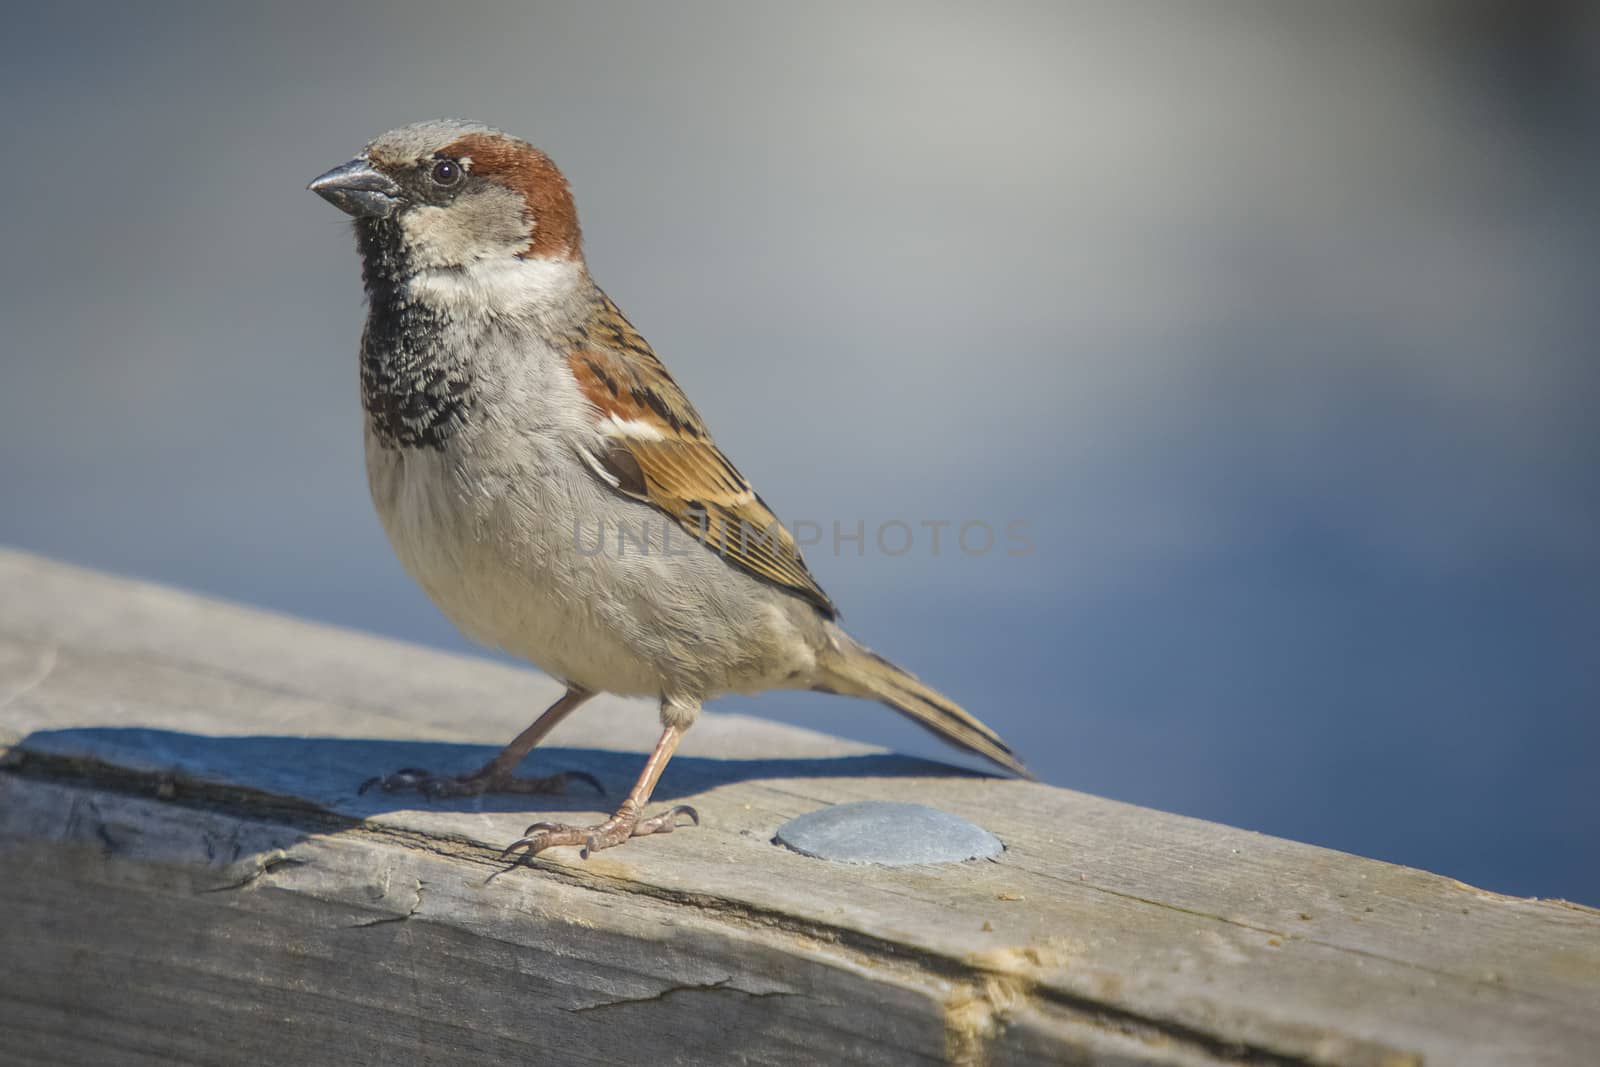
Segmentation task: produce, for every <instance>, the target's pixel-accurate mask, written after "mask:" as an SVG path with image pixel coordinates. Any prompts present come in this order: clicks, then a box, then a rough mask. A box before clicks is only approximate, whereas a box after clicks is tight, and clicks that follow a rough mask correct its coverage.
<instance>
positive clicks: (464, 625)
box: [368, 442, 811, 698]
mask: <svg viewBox="0 0 1600 1067" xmlns="http://www.w3.org/2000/svg"><path fill="white" fill-rule="evenodd" d="M564 460H565V457H552V462H550V463H548V464H546V463H544V462H542V460H541V457H540V456H538V455H537V454H534V455H528V454H526V453H525V454H524V456H523V457H522V461H521V462H519V463H518V464H517V465H516V466H515V467H514V468H506V467H503V466H502V467H486V466H484V465H482V464H480V463H478V462H477V461H475V460H474V459H473V458H472V457H471V456H470V455H461V454H455V453H452V452H451V451H450V450H448V449H446V450H444V451H440V450H434V449H394V448H384V447H381V446H377V445H376V444H375V443H372V442H369V446H368V474H369V480H370V483H371V487H372V494H373V501H374V503H375V505H376V506H377V510H378V514H379V516H380V518H381V520H382V522H383V526H384V529H385V531H386V532H387V533H388V536H389V541H390V543H391V544H392V545H393V547H394V550H395V552H396V554H397V555H398V556H399V558H400V562H401V564H402V565H403V566H404V567H405V569H406V571H407V572H408V573H409V574H410V575H411V576H412V577H413V578H414V579H416V581H417V582H418V583H419V584H420V585H421V586H422V587H423V589H424V590H425V591H426V592H427V594H428V596H429V597H430V598H431V599H432V600H433V602H434V603H435V604H436V605H438V607H439V608H440V610H442V611H443V612H444V614H445V615H446V616H447V617H448V618H449V619H450V620H451V621H452V622H454V623H455V624H456V625H457V626H458V627H460V629H461V630H462V631H463V632H464V633H466V634H467V635H468V636H470V637H472V638H473V639H475V640H477V641H480V642H482V643H484V644H486V645H490V646H492V647H497V648H502V649H504V650H506V651H508V652H511V653H512V654H514V655H518V656H521V657H523V658H525V659H527V660H529V661H530V662H532V663H533V664H534V665H536V666H538V667H539V668H540V669H542V670H544V671H546V672H547V673H549V674H551V675H554V676H555V677H557V678H560V679H562V680H564V681H567V682H571V683H575V684H578V685H581V686H584V687H585V688H589V689H594V690H605V691H608V692H612V693H619V694H622V695H628V696H661V695H662V694H664V693H665V694H673V693H682V694H685V695H689V696H693V697H696V698H708V697H711V696H715V695H717V694H719V693H723V692H728V691H736V690H737V691H755V690H759V689H764V688H770V687H772V686H776V685H782V684H786V683H785V679H789V678H792V677H795V676H797V675H798V674H800V673H804V672H806V670H807V668H808V667H809V665H810V661H811V651H810V644H809V642H808V641H806V640H804V638H803V636H802V635H801V634H800V633H799V632H798V631H797V628H796V626H795V625H794V622H793V619H792V617H791V616H792V611H793V609H792V606H791V605H790V604H788V603H787V601H788V600H790V599H791V598H787V597H779V596H777V595H776V594H773V593H772V592H771V591H770V590H768V589H766V588H765V587H763V586H760V585H759V584H758V583H755V582H754V581H752V580H749V579H746V578H744V577H743V576H742V575H737V574H735V573H734V572H733V571H732V569H731V568H730V567H729V566H728V564H727V563H726V562H725V561H723V560H721V559H719V558H717V557H716V556H715V555H713V554H712V553H710V552H709V551H707V550H706V549H705V548H704V547H703V546H700V545H697V544H693V543H692V542H688V541H687V540H686V538H685V535H684V534H683V533H682V532H681V531H679V532H678V534H677V536H676V539H675V540H674V539H672V538H670V537H668V543H667V544H666V545H665V546H663V545H661V544H660V539H661V538H662V537H663V536H665V535H666V533H667V528H666V525H665V521H664V518H654V523H655V525H654V526H648V525H645V526H641V525H640V524H641V523H645V524H648V523H649V522H650V521H651V520H652V518H653V517H654V516H656V515H657V513H655V512H654V511H653V510H651V509H647V508H643V507H641V506H639V505H636V504H634V503H632V502H630V501H626V500H623V499H620V498H618V497H616V496H615V495H614V494H612V493H610V492H609V491H608V490H606V489H605V488H604V487H602V486H600V485H599V484H598V483H596V482H593V481H592V479H590V478H589V476H588V475H587V473H586V472H583V471H581V470H577V469H575V468H573V467H572V466H571V464H569V463H565V462H563V461H564ZM624 528H628V529H632V530H637V531H639V533H640V536H643V537H647V538H652V539H653V540H654V541H655V546H654V549H653V550H652V549H648V548H647V549H641V548H639V547H638V546H637V544H636V543H635V541H634V540H633V539H629V540H627V541H625V542H624V541H621V540H620V539H619V537H618V533H617V532H618V531H619V530H622V529H624ZM619 545H620V547H619ZM668 549H670V550H671V551H672V552H673V553H674V554H673V555H672V556H670V557H669V556H668V555H667V554H666V550H668ZM686 549H688V550H692V551H690V552H686V551H685V550H686ZM775 597H777V599H776V600H775Z"/></svg>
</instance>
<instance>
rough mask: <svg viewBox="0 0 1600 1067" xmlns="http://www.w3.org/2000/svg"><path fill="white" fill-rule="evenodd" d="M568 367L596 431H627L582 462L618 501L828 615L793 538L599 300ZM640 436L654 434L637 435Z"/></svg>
mask: <svg viewBox="0 0 1600 1067" xmlns="http://www.w3.org/2000/svg"><path fill="white" fill-rule="evenodd" d="M567 361H568V364H569V365H570V366H571V368H572V373H573V375H574V376H575V377H576V378H577V380H578V385H579V387H580V388H581V389H582V390H583V394H584V396H585V397H586V398H587V399H588V400H589V402H590V403H591V404H593V405H594V406H595V408H596V419H597V426H598V428H599V429H601V431H602V432H605V430H606V427H607V426H614V425H615V424H616V421H620V422H622V423H624V424H629V425H632V426H634V427H635V432H633V433H623V432H620V431H619V432H614V433H611V434H609V435H608V437H607V440H606V444H607V447H606V449H605V450H604V451H603V452H599V453H596V454H592V455H591V456H590V458H591V459H592V460H593V461H594V462H595V463H597V464H598V465H599V466H600V468H601V469H602V470H604V471H605V472H606V473H607V474H608V475H610V477H611V480H612V481H613V482H614V484H615V486H616V488H617V489H618V491H619V492H623V493H626V494H627V495H628V496H631V497H634V498H635V499H637V500H642V501H645V502H646V503H649V504H651V505H654V506H655V507H657V508H659V509H660V510H661V511H662V512H664V513H666V514H667V515H669V516H671V517H672V519H673V520H674V521H676V522H677V523H678V525H679V526H681V527H682V528H683V529H684V530H686V531H688V532H689V534H691V535H692V536H693V537H694V538H695V539H696V540H699V541H701V542H702V543H704V544H705V545H706V546H707V547H709V548H711V549H712V550H714V551H715V552H717V553H718V554H720V555H721V556H722V557H723V558H724V559H726V560H727V561H728V562H730V563H732V564H733V565H735V566H737V567H739V568H741V569H742V570H744V571H747V572H748V573H750V574H753V575H755V576H756V577H758V578H762V579H765V580H766V581H769V582H772V583H773V584H775V585H777V586H779V587H780V588H783V589H785V590H787V591H789V592H791V593H793V594H795V595H796V596H799V597H802V598H804V599H805V600H807V601H809V602H810V603H812V604H813V605H815V606H816V608H817V610H819V611H821V612H822V613H823V614H824V615H826V616H827V617H828V618H830V619H831V618H834V617H835V616H837V614H838V609H836V608H835V607H834V606H833V602H832V601H831V600H829V599H828V596H827V594H826V593H824V592H823V591H822V588H821V587H820V586H819V585H817V581H816V579H815V578H813V577H812V576H811V571H810V570H809V569H807V567H806V563H805V560H804V559H803V558H802V557H801V555H800V548H799V546H798V545H796V544H795V540H794V537H793V535H791V534H790V533H789V531H788V530H787V529H785V528H784V526H783V524H782V523H780V522H779V521H778V518H777V516H775V515H774V514H773V513H772V510H771V509H770V508H768V507H767V505H766V503H765V502H764V501H763V500H762V499H761V497H760V496H758V495H757V494H756V492H755V490H754V489H752V488H751V487H750V483H749V482H748V481H746V480H745V477H744V475H742V474H740V473H739V471H738V469H737V468H735V467H734V465H733V464H732V463H730V462H729V461H728V457H727V456H724V455H723V454H722V451H721V450H720V449H718V448H717V446H716V444H715V443H714V442H713V441H712V440H711V435H710V433H708V432H707V431H706V428H705V423H704V422H703V421H701V419H700V415H699V413H698V412H696V411H695V410H694V407H693V405H691V404H690V403H689V398H688V397H686V396H684V395H683V390H681V389H679V388H678V383H677V382H674V381H673V380H672V376H671V375H669V374H668V373H667V368H666V367H665V366H663V365H662V363H661V361H660V360H659V359H657V358H656V354H655V353H654V352H653V351H651V350H650V346H649V345H648V344H646V343H645V340H644V338H642V337H640V336H639V334H638V332H637V331H635V330H634V328H633V327H632V326H631V325H630V324H629V323H628V320H627V319H625V318H623V317H622V313H621V312H620V311H618V310H617V306H616V305H615V304H613V303H612V302H611V301H610V300H609V299H608V298H605V297H604V296H600V297H599V298H598V300H597V302H596V305H595V312H594V314H593V315H592V316H591V318H590V319H589V321H588V322H586V323H585V324H584V325H583V327H582V328H580V329H579V330H578V331H577V332H576V333H575V334H574V335H573V336H572V338H571V339H570V347H569V351H568V356H567ZM613 420H615V421H613ZM639 427H648V429H649V430H651V431H654V432H653V433H649V434H640V433H639V432H637V429H638V428H639Z"/></svg>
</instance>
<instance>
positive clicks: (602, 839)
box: [501, 804, 700, 859]
mask: <svg viewBox="0 0 1600 1067" xmlns="http://www.w3.org/2000/svg"><path fill="white" fill-rule="evenodd" d="M680 815H687V816H689V820H690V821H691V822H692V823H694V825H696V826H699V825H700V813H699V812H697V811H695V810H694V809H693V808H691V807H690V806H689V805H687V804H675V805H673V806H672V807H670V808H668V809H667V810H666V811H664V812H662V813H661V814H659V815H652V816H651V817H650V818H648V819H641V818H640V817H639V815H638V812H637V811H630V810H629V809H628V806H627V805H624V807H623V809H622V810H621V811H619V812H617V813H616V814H615V815H613V816H611V818H609V819H607V820H606V821H605V822H603V823H597V824H596V825H594V826H569V825H567V824H566V823H560V822H536V823H534V824H533V825H532V826H530V827H528V828H527V830H525V831H523V834H524V836H522V837H520V838H518V839H517V840H515V841H513V842H511V844H509V845H507V846H506V849H505V851H504V852H502V853H501V856H502V857H505V856H509V855H511V854H512V853H513V852H516V851H518V850H519V849H521V850H525V851H526V852H527V854H528V855H530V856H537V855H538V854H539V853H541V852H543V851H544V850H545V849H547V848H554V847H556V846H557V845H579V846H581V847H582V850H583V851H582V852H580V853H579V855H580V856H582V857H583V858H584V859H588V858H589V853H591V852H598V851H600V850H601V849H603V848H612V847H614V846H616V845H620V844H622V843H623V842H624V841H626V840H628V839H629V838H630V837H644V836H646V835H648V834H670V833H672V831H673V830H676V829H677V828H678V825H677V824H678V816H680Z"/></svg>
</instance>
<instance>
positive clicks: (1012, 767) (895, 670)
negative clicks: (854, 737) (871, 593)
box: [817, 632, 1033, 779]
mask: <svg viewBox="0 0 1600 1067" xmlns="http://www.w3.org/2000/svg"><path fill="white" fill-rule="evenodd" d="M820 666H821V667H822V680H821V683H820V684H819V685H818V686H817V688H818V689H822V690H825V691H827V692H830V693H839V694H842V695H844V696H853V697H867V698H869V699H871V700H878V701H882V702H883V703H885V704H887V705H889V706H890V707H891V708H893V709H894V710H896V711H898V712H901V713H903V714H905V715H908V716H910V717H911V718H913V719H915V720H916V721H917V722H919V723H921V724H922V725H923V726H925V727H927V728H928V729H929V730H932V731H933V732H934V733H936V734H938V735H939V736H940V737H942V738H944V739H945V740H946V741H948V742H950V743H951V744H954V745H959V746H960V747H962V748H965V749H968V750H970V751H972V752H976V753H978V755H980V756H984V757H987V758H988V759H991V760H993V761H994V762H996V763H998V764H999V765H1000V766H1002V767H1004V768H1005V769H1006V770H1008V771H1010V772H1012V773H1013V774H1017V775H1020V776H1021V777H1023V778H1029V779H1031V778H1033V774H1032V773H1031V772H1030V771H1029V770H1028V768H1026V767H1024V766H1023V765H1022V761H1021V760H1020V759H1018V758H1017V757H1016V754H1015V753H1013V752H1012V751H1011V749H1010V747H1009V746H1007V745H1006V743H1005V742H1004V741H1002V740H1000V735H999V734H997V733H995V732H994V731H993V730H991V729H989V727H987V726H985V725H984V724H983V723H982V722H980V721H979V720H978V718H977V717H976V716H974V715H972V714H971V713H970V712H968V711H967V710H966V709H964V708H962V707H961V706H960V705H959V704H957V703H956V702H955V701H953V700H951V699H950V698H949V697H946V696H944V695H942V694H940V693H939V692H937V691H936V690H934V689H932V688H930V687H929V686H927V685H924V684H923V683H922V682H921V681H919V680H918V679H917V678H915V677H914V676H912V675H911V674H909V673H908V672H906V671H903V670H901V669H900V668H899V667H896V666H895V665H894V664H893V663H890V662H889V661H888V660H886V659H884V658H883V657H882V656H880V655H878V654H877V653H876V652H874V651H872V650H871V649H870V648H867V647H866V646H865V645H862V644H860V643H858V642H856V641H855V640H853V639H852V638H850V637H849V636H848V635H846V634H844V633H843V632H840V634H839V648H838V651H837V652H832V651H831V650H830V654H829V655H827V656H826V657H824V658H823V661H822V663H821V664H820Z"/></svg>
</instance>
